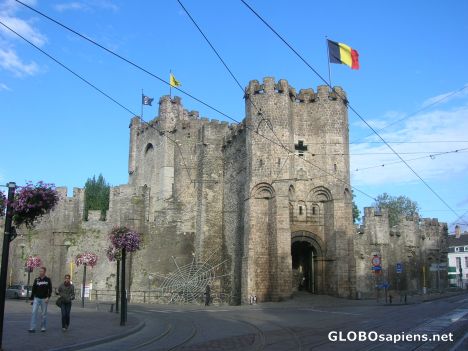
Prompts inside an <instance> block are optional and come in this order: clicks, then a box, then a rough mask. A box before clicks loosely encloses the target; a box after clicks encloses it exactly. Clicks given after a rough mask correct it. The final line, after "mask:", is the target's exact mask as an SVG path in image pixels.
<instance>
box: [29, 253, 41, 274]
mask: <svg viewBox="0 0 468 351" xmlns="http://www.w3.org/2000/svg"><path fill="white" fill-rule="evenodd" d="M25 265H26V269H27V270H28V271H29V272H32V271H33V270H34V268H37V267H40V266H41V265H42V261H41V258H40V257H39V256H29V257H28V258H27V259H26V264H25Z"/></svg>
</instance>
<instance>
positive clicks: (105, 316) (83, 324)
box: [3, 300, 144, 351]
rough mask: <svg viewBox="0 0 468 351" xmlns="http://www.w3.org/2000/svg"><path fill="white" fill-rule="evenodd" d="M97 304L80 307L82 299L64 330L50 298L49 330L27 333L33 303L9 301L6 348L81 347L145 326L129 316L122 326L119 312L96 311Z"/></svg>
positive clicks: (5, 323) (49, 348)
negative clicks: (64, 330)
mask: <svg viewBox="0 0 468 351" xmlns="http://www.w3.org/2000/svg"><path fill="white" fill-rule="evenodd" d="M95 306H96V305H94V304H89V307H87V308H81V305H80V302H75V303H74V304H73V306H72V310H71V320H70V328H69V330H67V331H66V332H63V331H62V324H61V315H60V309H59V308H58V307H57V306H56V305H55V303H54V302H53V301H51V303H50V305H49V307H48V311H47V312H48V313H47V331H46V332H45V333H41V332H40V331H39V330H37V331H36V333H28V329H29V323H30V320H31V305H30V304H29V303H26V302H25V301H24V300H6V305H5V320H4V327H3V349H4V350H5V351H14V350H21V351H24V350H38V351H39V350H54V349H57V350H79V349H81V348H83V347H84V344H86V345H88V346H90V345H92V344H94V343H100V342H102V341H103V340H102V339H103V338H106V339H107V338H109V339H110V340H113V339H118V338H122V337H125V336H126V335H129V334H131V333H134V332H137V331H138V330H140V329H141V328H142V327H143V325H144V324H143V322H140V321H139V320H138V319H137V318H135V317H133V316H131V315H129V316H128V321H127V325H126V326H124V327H121V326H120V315H119V314H117V313H110V312H101V311H97V310H96V307H95ZM39 326H40V324H39ZM39 326H38V327H39Z"/></svg>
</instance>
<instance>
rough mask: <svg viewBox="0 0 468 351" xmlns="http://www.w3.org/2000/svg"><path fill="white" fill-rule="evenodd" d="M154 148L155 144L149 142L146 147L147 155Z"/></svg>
mask: <svg viewBox="0 0 468 351" xmlns="http://www.w3.org/2000/svg"><path fill="white" fill-rule="evenodd" d="M153 150H154V147H153V144H151V143H148V145H146V147H145V156H146V155H147V154H148V152H152V151H153Z"/></svg>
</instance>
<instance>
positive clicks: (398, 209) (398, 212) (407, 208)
mask: <svg viewBox="0 0 468 351" xmlns="http://www.w3.org/2000/svg"><path fill="white" fill-rule="evenodd" d="M373 206H374V207H379V208H387V209H388V224H389V225H390V227H393V226H395V225H397V224H398V222H399V218H400V216H408V217H412V216H414V215H415V214H417V213H418V210H419V205H418V203H417V202H416V201H413V200H411V199H410V198H409V197H407V196H404V195H401V196H391V195H389V194H387V193H383V194H381V195H379V196H377V198H376V201H375V202H374V204H373Z"/></svg>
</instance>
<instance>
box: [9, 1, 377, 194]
mask: <svg viewBox="0 0 468 351" xmlns="http://www.w3.org/2000/svg"><path fill="white" fill-rule="evenodd" d="M15 1H16V2H18V3H19V4H21V5H23V6H25V7H27V8H28V9H30V10H31V11H34V12H35V13H37V14H39V15H41V16H43V17H44V18H47V19H48V20H50V21H52V22H54V23H55V24H57V25H58V26H60V27H62V28H64V29H66V30H68V31H70V32H72V33H73V34H75V35H77V36H79V37H80V38H82V39H84V40H86V41H88V42H90V43H91V44H93V45H96V46H97V47H99V48H101V49H103V50H105V51H107V52H108V53H110V54H112V55H113V56H115V57H117V58H119V59H121V60H122V61H125V62H126V63H128V64H130V65H132V66H133V67H135V68H137V69H139V70H141V71H143V72H145V73H146V74H148V75H150V76H152V77H153V78H156V79H157V80H159V81H161V82H163V83H165V84H167V85H170V83H169V82H167V81H166V80H164V79H162V78H161V77H159V76H157V75H156V74H154V73H152V72H150V71H148V70H147V69H145V68H143V67H141V66H139V65H137V64H136V63H134V62H132V61H130V60H128V59H126V58H125V57H123V56H121V55H119V54H117V53H115V52H113V51H112V50H110V49H108V48H106V47H105V46H103V45H101V44H99V43H97V42H96V41H94V40H92V39H90V38H88V37H86V36H85V35H83V34H81V33H79V32H77V31H76V30H73V29H72V28H70V27H68V26H66V25H64V24H62V23H60V22H59V21H57V20H55V19H53V18H51V17H50V16H48V15H46V14H44V13H43V12H41V11H39V10H36V9H35V8H33V7H31V6H29V5H27V4H25V3H23V2H21V1H20V0H15ZM174 89H176V90H177V91H180V92H181V93H182V94H184V95H186V96H188V97H190V98H192V99H193V100H195V101H197V102H199V103H201V104H203V105H204V106H206V107H208V108H209V109H211V110H213V111H215V112H217V113H219V114H220V115H222V116H224V117H226V118H228V119H230V120H232V121H233V122H235V123H237V124H240V123H241V122H239V121H237V120H236V119H234V118H232V117H231V116H229V115H228V114H226V113H224V112H222V111H220V110H219V109H217V108H215V107H213V106H212V105H210V104H208V103H206V102H205V101H203V100H201V99H199V98H197V97H195V96H193V95H192V94H190V93H188V92H186V91H184V90H182V89H180V88H178V87H174ZM245 127H246V128H248V129H251V130H252V132H254V133H256V134H257V135H259V136H260V137H262V138H264V139H265V140H268V141H269V142H271V143H272V144H275V145H277V146H279V147H280V148H283V149H285V150H286V151H287V152H288V154H292V155H294V156H296V157H299V155H297V154H296V153H294V152H291V150H289V149H288V148H287V147H286V146H284V145H282V144H280V143H278V142H276V141H275V140H272V139H270V138H268V137H267V136H265V135H263V134H260V133H258V131H256V130H255V129H252V128H251V127H250V126H248V125H247V124H246V125H245ZM301 159H302V158H301ZM304 162H306V163H309V164H310V165H312V166H313V167H315V168H316V169H318V170H320V171H321V172H323V173H325V174H327V175H329V176H330V177H333V178H335V179H337V180H338V181H340V182H342V183H344V184H345V185H347V186H349V187H350V188H352V189H354V190H356V191H357V192H359V193H361V194H363V195H365V196H366V197H368V198H370V199H372V200H374V201H375V200H376V199H375V198H374V197H373V196H371V195H369V194H367V193H366V192H364V191H362V190H360V189H358V188H356V187H354V186H352V185H351V184H350V183H349V182H347V181H345V180H343V179H340V178H338V177H337V176H336V175H334V174H333V173H331V172H328V171H326V170H324V169H323V168H321V167H319V166H317V165H316V164H314V163H312V162H310V161H308V160H306V159H304Z"/></svg>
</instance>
